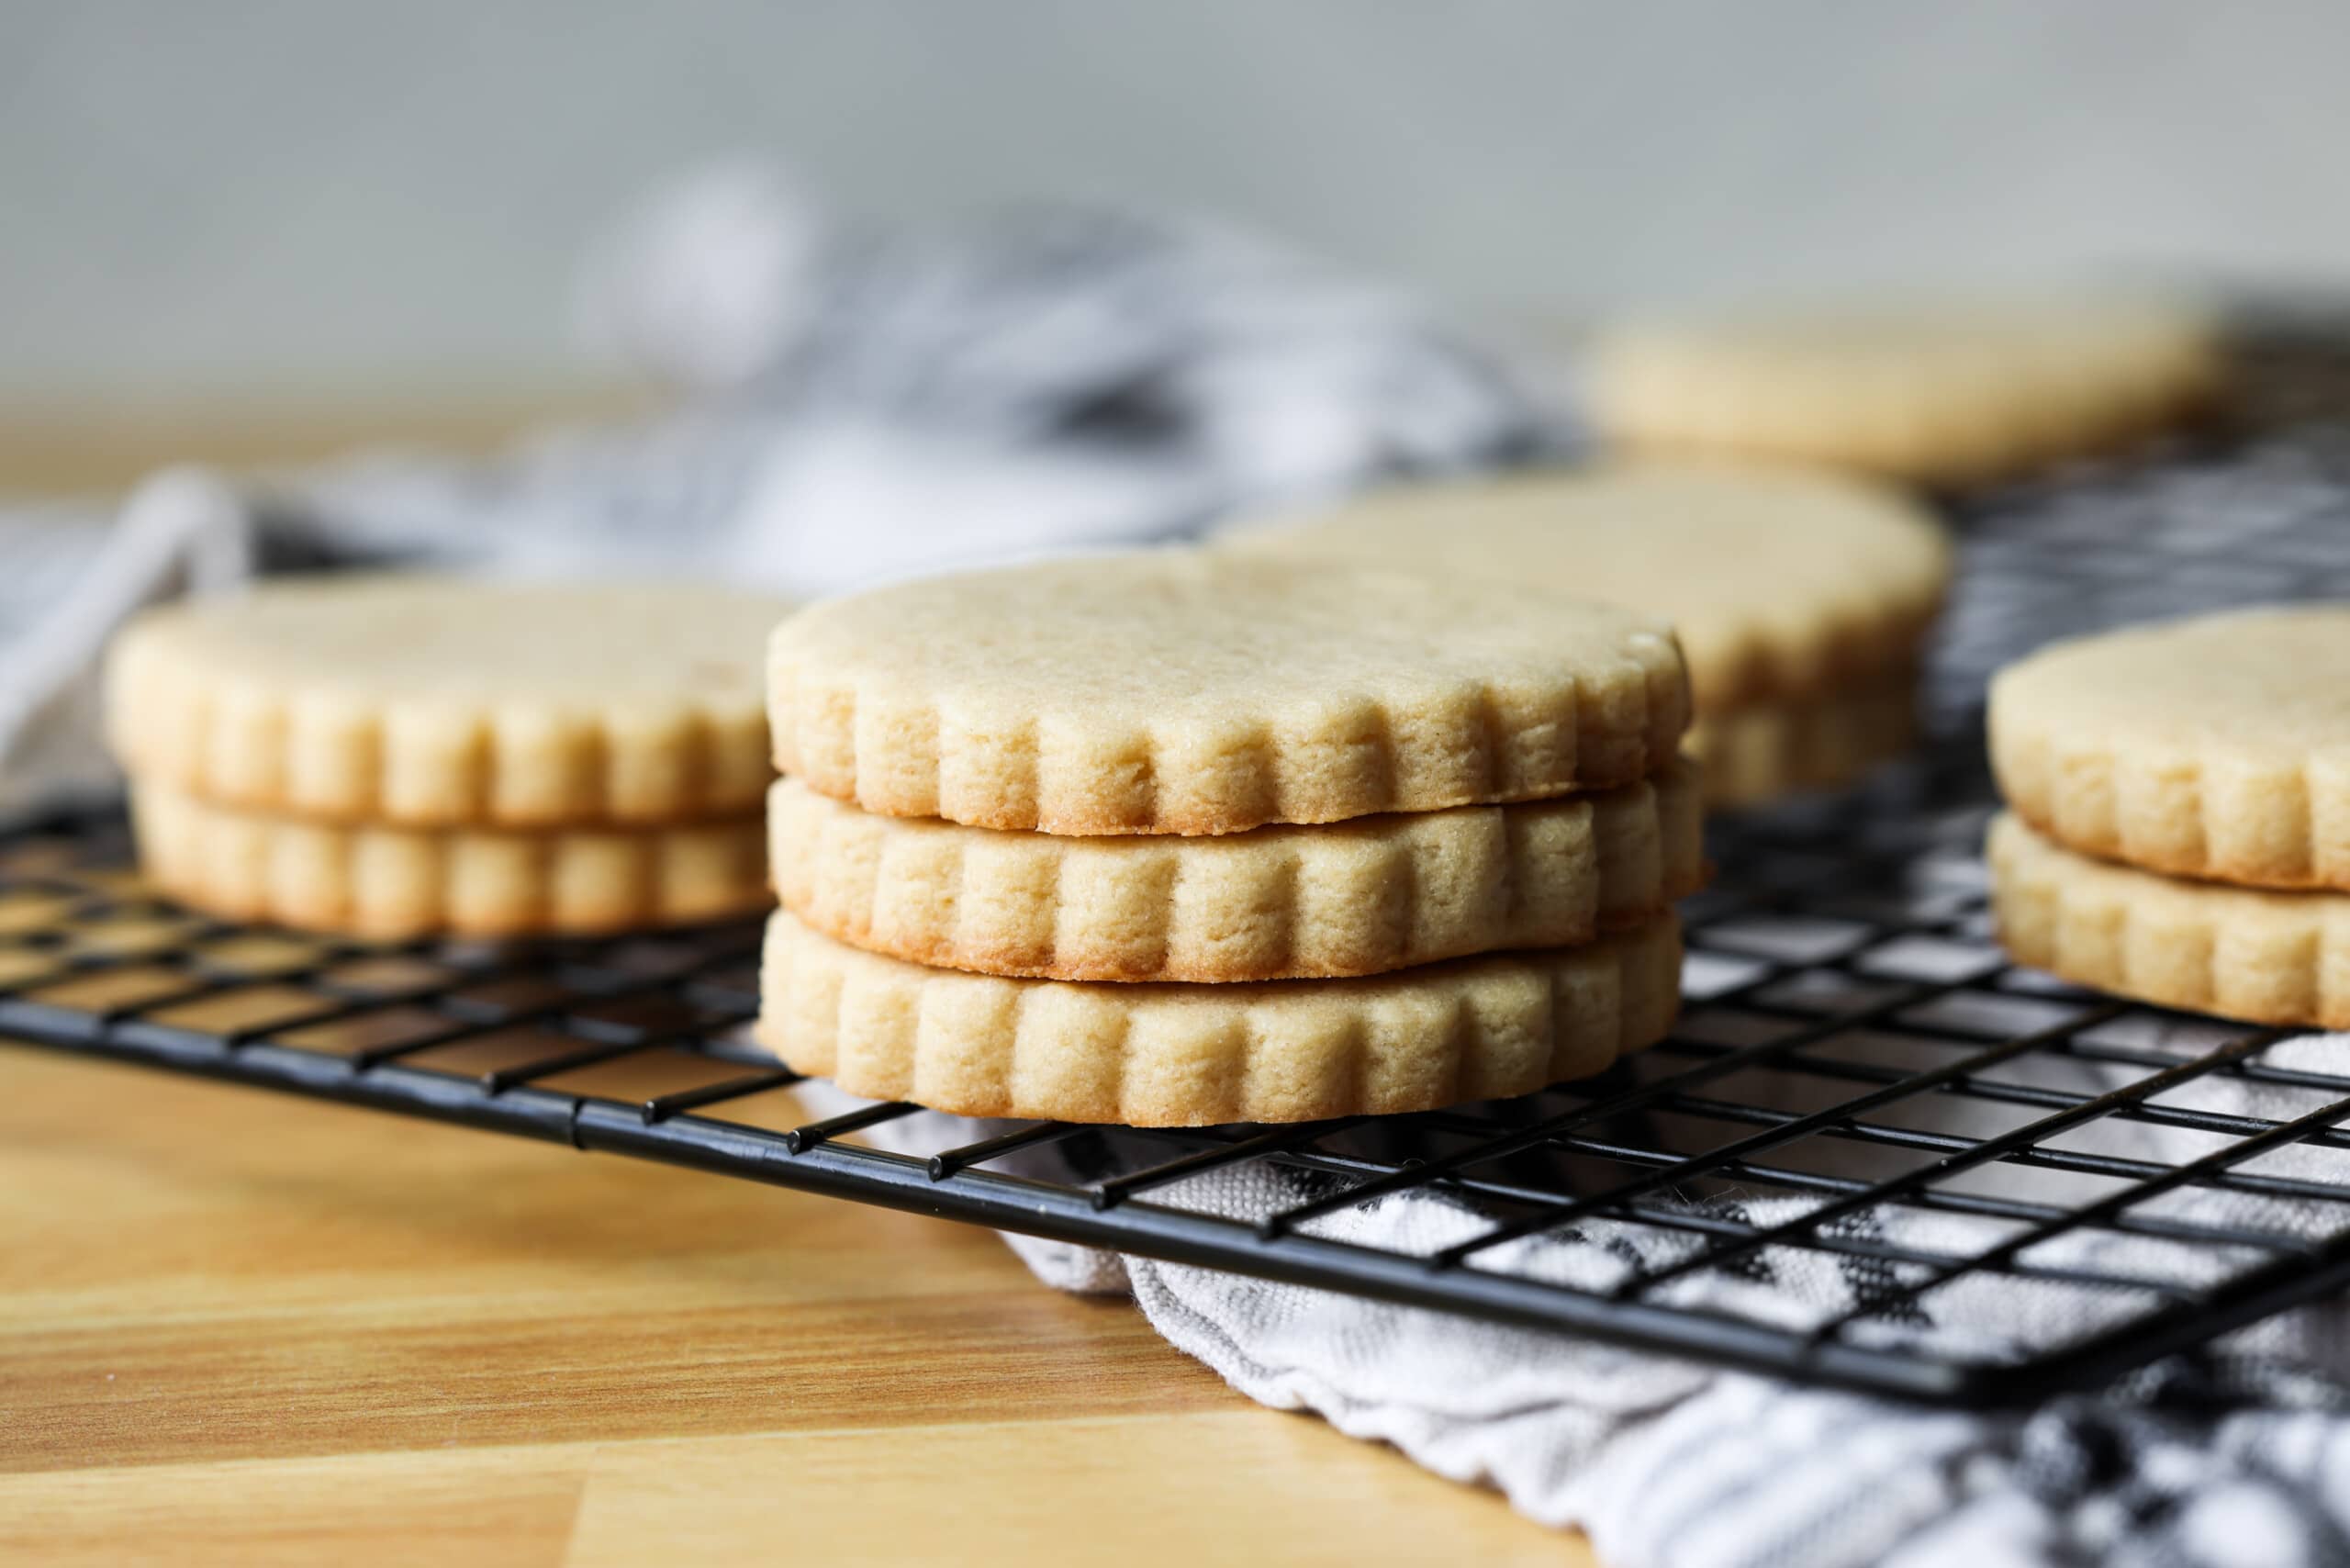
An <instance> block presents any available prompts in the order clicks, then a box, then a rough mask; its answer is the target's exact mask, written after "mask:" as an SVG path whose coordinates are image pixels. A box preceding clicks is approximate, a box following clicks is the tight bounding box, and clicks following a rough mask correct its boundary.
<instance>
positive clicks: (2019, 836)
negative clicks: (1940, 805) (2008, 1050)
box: [1988, 813, 2350, 1029]
mask: <svg viewBox="0 0 2350 1568" xmlns="http://www.w3.org/2000/svg"><path fill="white" fill-rule="evenodd" d="M1988 853H1989V857H1990V861H1991V887H1992V908H1993V912H1994V913H1995V915H1996V916H1997V921H1998V926H1999V940H2000V942H2001V943H2002V944H2004V945H2005V946H2006V947H2007V949H2008V951H2009V953H2011V954H2013V955H2014V956H2015V958H2017V960H2018V961H2019V962H2021V963H2026V964H2030V965H2031V966H2032V967H2033V968H2034V969H2046V970H2048V971H2049V972H2050V973H2052V974H2056V975H2061V976H2063V977H2064V978H2065V979H2066V980H2074V981H2076V982H2078V983H2079V984H2082V985H2087V986H2095V987H2097V988H2098V990H2100V991H2114V992H2117V993H2119V994H2121V995H2123V996H2133V997H2138V998H2141V999H2143V1000H2144V1001H2147V1002H2160V1003H2162V1004H2163V1005H2164V1006H2165V1007H2182V1008H2187V1009H2188V1010H2190V1011H2193V1012H2197V1013H2216V1014H2221V1016H2223V1017H2228V1018H2244V1019H2249V1020H2251V1021H2252V1022H2255V1023H2259V1024H2315V1025H2322V1026H2323V1027H2325V1028H2328V1029H2344V1028H2350V894H2344V893H2336V892H2276V891H2270V890H2262V889H2255V888H2236V887H2230V886H2228V885H2226V884H2225V883H2221V882H2196V881H2190V880H2188V879H2185V878H2183V877H2165V876H2162V875H2160V874H2159V873H2157V872H2154V871H2141V870H2139V869H2137V868H2134V867H2130V866H2117V865H2113V864H2110V863H2109V862H2107V861H2103V860H2094V859H2091V858H2090V857H2087V856H2086V855H2076V854H2075V853H2074V852H2073V851H2071V850H2069V849H2065V848H2062V847H2060V846H2056V845H2053V844H2051V843H2050V842H2048V840H2046V839H2044V838H2042V837H2041V836H2040V834H2036V833H2034V832H2032V831H2031V828H2029V827H2027V826H2025V825H2024V823H2022V821H2021V820H2020V819H2019V818H2017V817H2015V816H2014V815H2012V814H2006V813H2003V814H2002V815H2001V816H2000V817H1999V819H1998V820H1997V822H1995V823H1992V824H1991V835H1990V840H1989V846H1988Z"/></svg>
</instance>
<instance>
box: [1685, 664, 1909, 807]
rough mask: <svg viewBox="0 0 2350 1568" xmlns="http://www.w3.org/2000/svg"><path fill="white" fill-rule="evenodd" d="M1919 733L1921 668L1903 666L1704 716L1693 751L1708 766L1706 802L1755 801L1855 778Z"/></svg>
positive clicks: (1693, 731)
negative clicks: (1871, 679)
mask: <svg viewBox="0 0 2350 1568" xmlns="http://www.w3.org/2000/svg"><path fill="white" fill-rule="evenodd" d="M1917 738H1918V675H1917V671H1916V670H1915V668H1913V667H1911V666H1907V665H1897V666H1895V667H1894V673H1893V675H1892V677H1891V678H1889V679H1887V680H1886V681H1884V682H1883V683H1881V684H1874V685H1856V686H1854V687H1853V688H1852V689H1849V690H1844V691H1832V692H1824V693H1822V694H1820V695H1818V696H1816V697H1797V698H1789V699H1787V700H1785V701H1779V702H1756V703H1751V704H1749V705H1747V706H1746V707H1743V708H1734V709H1732V710H1730V711H1729V712H1727V713H1716V714H1713V715H1711V716H1710V717H1705V718H1700V719H1699V720H1698V721H1697V722H1696V723H1695V724H1694V725H1693V726H1691V728H1690V731H1689V741H1688V751H1689V755H1690V756H1694V757H1696V758H1697V759H1698V760H1699V761H1700V762H1701V763H1702V764H1703V765H1704V776H1705V800H1706V804H1707V805H1708V806H1722V807H1730V806H1749V805H1755V804H1759V803H1761V802H1762V801H1774V800H1777V799H1778V798H1779V797H1781V796H1783V795H1789V794H1794V793H1796V792H1797V791H1799V790H1832V789H1837V788H1840V787H1841V786H1843V785H1846V784H1850V783H1852V782H1853V781H1855V780H1856V779H1859V778H1862V777H1863V776H1864V775H1866V774H1867V773H1868V772H1869V771H1870V770H1871V769H1873V768H1874V767H1877V766H1878V765H1879V764H1881V763H1886V762H1890V761H1892V760H1893V759H1894V758H1895V757H1897V756H1901V755H1902V754H1903V753H1905V752H1907V751H1908V750H1909V749H1910V747H1911V746H1912V745H1915V744H1916V742H1917Z"/></svg>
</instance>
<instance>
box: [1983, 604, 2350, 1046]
mask: <svg viewBox="0 0 2350 1568" xmlns="http://www.w3.org/2000/svg"><path fill="white" fill-rule="evenodd" d="M2345 676H2350V609H2345V608H2344V607H2343V606H2339V605H2311V606H2304V607H2297V608H2291V609H2268V610H2237V611H2233V612H2231V613H2227V614H2221V615H2210V616H2202V617H2199V618H2196V619H2193V620H2188V621H2180V622H2168V623H2165V624H2158V625H2153V626H2141V627H2132V628H2131V629H2129V630H2127V631H2122V632H2115V633H2106V634H2104V635H2101V636H2095V637H2086V638H2081V639H2077V640H2076V641H2073V642H2068V643H2062V644H2057V645H2055V646H2053V647H2052V648H2048V649H2045V650H2042V652H2040V653H2038V654H2035V655H2032V656H2031V657H2030V658H2028V659H2025V660H2023V661H2021V662H2020V663H2019V664H2016V665H2014V666H2010V667H2009V668H2008V669H2005V670H2002V671H2001V672H2000V673H1999V676H1998V678H1997V679H1996V680H1995V681H1993V682H1992V686H1991V709H1990V730H1991V736H1990V738H1991V762H1992V767H1993V768H1994V770H1995V771H1996V772H1997V775H1998V780H1999V788H2000V790H2001V791H2002V792H2003V793H2004V794H2005V795H2006V796H2007V799H2008V803H2009V808H2010V814H2009V815H2005V816H2003V817H2001V818H2000V819H1999V821H1998V822H1997V823H1994V824H1993V826H1992V830H1991V838H1990V859H1991V867H1992V888H1993V900H1994V905H1995V909H1996V912H1997V916H1998V925H1999V935H2000V938H2001V940H2002V941H2003V942H2005V943H2006V945H2007V946H2008V947H2009V950H2010V951H2012V952H2013V953H2014V954H2015V956H2016V957H2017V958H2020V959H2021V960H2022V961H2023V962H2025V963H2028V964H2033V965H2037V966H2039V967H2041V968H2044V969H2053V970H2054V971H2055V972H2056V973H2058V974H2061V975H2064V976H2065V977H2066V978H2067V979H2070V980H2078V981H2080V982H2082V983H2084V984H2087V985H2095V986H2099V987H2103V988H2105V989H2107V990H2110V991H2119V992H2121V993H2123V994H2125V995H2129V996H2136V997H2143V998H2144V999H2146V1000H2148V1001H2153V1002H2165V1003H2167V1004H2169V1005H2171V1006H2176V1007H2190V1008H2195V1009H2198V1010H2199V1011H2204V1012H2211V1013H2220V1014H2227V1015H2229V1016H2231V1017H2237V1018H2249V1019H2254V1020H2257V1021H2259V1022H2262V1023H2276V1024H2321V1025H2324V1026H2326V1027H2328V1028H2334V1029H2339V1028H2344V1027H2350V680H2345Z"/></svg>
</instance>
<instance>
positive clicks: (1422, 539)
mask: <svg viewBox="0 0 2350 1568" xmlns="http://www.w3.org/2000/svg"><path fill="white" fill-rule="evenodd" d="M1221 547H1222V548H1225V549H1229V550H1235V551H1245V552H1248V553H1250V554H1268V555H1283V556H1292V557H1297V558H1301V559H1303V558H1315V557H1319V558H1323V559H1330V560H1352V561H1357V562H1360V563H1364V564H1366V565H1373V566H1389V567H1393V568H1396V569H1400V570H1407V571H1410V572H1412V573H1413V574H1415V575H1416V576H1422V577H1426V576H1430V575H1448V576H1451V577H1466V578H1470V579H1473V580H1478V581H1483V582H1513V583H1517V584H1521V585H1523V586H1525V587H1527V588H1542V589H1545V590H1548V591H1550V592H1551V593H1554V594H1556V595H1558V596H1559V597H1560V598H1561V599H1601V600H1605V601H1606V602H1608V603H1611V604H1624V605H1629V606H1632V607H1634V608H1636V609H1639V610H1648V611H1650V612H1651V613H1653V614H1656V615H1660V616H1662V617H1664V618H1665V619H1666V620H1667V621H1670V622H1672V623H1673V631H1674V633H1676V634H1677V635H1678V636H1679V638H1680V640H1681V645H1682V647H1683V649H1684V651H1685V652H1686V654H1687V655H1688V659H1689V678H1690V683H1691V685H1692V687H1693V688H1694V689H1695V702H1696V724H1695V730H1694V731H1693V732H1692V734H1691V737H1690V749H1691V750H1692V751H1693V752H1694V753H1695V756H1697V757H1698V758H1699V759H1700V760H1701V761H1702V762H1703V763H1704V764H1705V770H1706V796H1707V801H1708V802H1709V803H1711V804H1714V805H1744V804H1749V803H1752V802H1756V801H1766V800H1769V799H1772V798H1774V797H1775V796H1778V795H1781V794H1785V793H1786V792H1788V791H1791V790H1805V789H1822V788H1827V787H1830V786H1834V785H1840V784H1846V783H1850V782H1851V781H1852V780H1853V779H1855V778H1859V777H1860V776H1861V775H1862V774H1863V773H1864V772H1866V771H1867V770H1868V768H1870V767H1873V766H1874V765H1875V764H1877V763H1879V762H1882V761H1884V760H1886V758H1888V757H1890V756H1896V755H1897V754H1898V753H1900V752H1902V751H1904V750H1906V749H1907V748H1908V745H1909V744H1910V742H1911V740H1912V739H1913V737H1914V736H1915V734H1916V694H1917V688H1918V676H1919V660H1920V656H1921V652H1922V647H1923V644H1924V642H1925V638H1926V634H1927V633H1928V631H1929V630H1930V628H1931V627H1932V625H1933V622H1934V617H1935V614H1936V612H1937V611H1938V610H1940V609H1941V607H1942V595H1943V592H1944V590H1945V589H1946V588H1948V586H1949V583H1950V577H1951V551H1950V546H1949V544H1948V543H1947V542H1946V541H1945V540H1944V539H1943V537H1942V530H1941V529H1940V528H1939V527H1937V526H1936V525H1935V523H1934V521H1933V520H1932V519H1931V518H1930V517H1929V516H1928V515H1927V514H1926V512H1925V511H1924V510H1923V509H1922V508H1920V507H1919V506H1918V505H1917V504H1916V503H1914V502H1913V501H1911V500H1910V499H1908V498H1907V497H1906V496H1904V495H1902V494H1900V493H1899V492H1897V491H1895V490H1892V489H1889V488H1887V487H1884V486H1881V485H1878V484H1875V483H1873V482H1870V481H1867V480H1863V479H1861V478H1858V477H1848V476H1842V475H1837V474H1830V473H1820V472H1807V471H1805V470H1802V469H1794V468H1771V467H1685V466H1675V465H1663V464H1658V465H1615V466H1609V467H1602V468H1597V469H1591V470H1582V471H1577V472H1573V473H1557V474H1532V475H1523V476H1513V477H1508V478H1502V479H1477V480H1466V481H1460V482H1454V483H1449V484H1431V485H1421V486H1414V487H1402V488H1397V489H1392V490H1386V491H1381V492H1378V493H1375V494H1372V495H1370V496H1366V497H1363V498H1360V499H1358V500H1354V501H1350V502H1347V503H1344V504H1341V505H1340V506H1338V507H1337V508H1336V509H1335V510H1330V511H1327V512H1325V513H1321V514H1318V515H1315V516H1311V517H1298V518H1288V519H1280V520H1274V521H1270V523H1267V524H1263V525H1259V526H1256V527H1251V528H1249V529H1247V530H1246V531H1243V532H1235V533H1234V534H1232V535H1230V536H1229V537H1228V538H1227V539H1226V540H1225V541H1224V542H1223V543H1222V545H1221Z"/></svg>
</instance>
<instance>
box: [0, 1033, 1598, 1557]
mask: <svg viewBox="0 0 2350 1568" xmlns="http://www.w3.org/2000/svg"><path fill="white" fill-rule="evenodd" d="M1103 1551H1109V1552H1112V1553H1113V1554H1114V1556H1115V1557H1116V1558H1117V1559H1118V1560H1119V1561H1121V1562H1134V1563H1156V1562H1167V1563H1186V1564H1195V1563H1201V1562H1222V1561H1234V1560H1249V1561H1264V1562H1329V1563H1348V1564H1358V1563H1369V1562H1396V1561H1406V1560H1409V1561H1419V1562H1550V1563H1556V1562H1561V1561H1564V1562H1571V1563H1572V1562H1583V1563H1588V1562H1591V1558H1590V1556H1589V1554H1588V1551H1586V1550H1585V1549H1584V1548H1583V1544H1582V1542H1581V1541H1580V1540H1577V1539H1575V1538H1572V1537H1562V1536H1561V1535H1558V1534H1555V1533H1553V1532H1550V1531H1547V1530H1543V1529H1538V1528H1537V1527H1535V1526H1533V1525H1531V1524H1529V1523H1527V1522H1526V1521H1525V1520H1523V1519H1520V1518H1517V1517H1516V1516H1515V1515H1514V1514H1512V1513H1511V1512H1510V1511H1509V1510H1508V1508H1507V1506H1505V1504H1504V1503H1503V1502H1502V1501H1501V1499H1500V1498H1499V1497H1497V1496H1495V1495H1492V1494H1490V1493H1486V1492H1482V1491H1479V1490H1476V1489H1473V1488H1470V1487H1466V1486H1458V1485H1454V1484H1450V1483H1447V1482H1444V1481H1440V1480H1438V1479H1437V1478H1435V1477H1434V1476H1431V1475H1428V1474H1427V1473H1424V1472H1422V1471H1420V1470H1418V1469H1416V1468H1415V1467H1414V1466H1412V1465H1411V1464H1410V1463H1408V1462H1405V1461H1404V1460H1403V1459H1402V1458H1401V1457H1399V1456H1397V1455H1396V1454H1394V1453H1393V1452H1390V1451H1388V1450H1385V1449H1382V1448H1380V1447H1378V1446H1376V1445H1372V1444H1368V1443H1360V1442H1356V1441H1353V1440H1351V1439H1347V1438H1344V1437H1342V1436H1340V1435H1338V1434H1337V1432H1335V1431H1332V1430H1331V1429H1330V1428H1327V1427H1326V1426H1324V1425H1323V1424H1321V1423H1320V1422H1318V1421H1316V1420H1314V1419H1312V1418H1310V1417H1302V1416H1295V1415H1282V1414H1278V1413H1275V1412H1272V1411H1268V1410H1263V1409H1260V1408H1259V1407H1257V1406H1253V1405H1251V1404H1249V1403H1248V1402H1247V1401H1246V1400H1244V1399H1242V1398H1241V1397H1240V1396H1239V1395H1238V1394H1234V1393H1233V1392H1232V1391H1231V1390H1230V1389H1229V1388H1227V1387H1226V1386H1225V1384H1224V1383H1223V1382H1222V1381H1221V1380H1219V1379H1218V1378H1216V1377H1215V1376H1214V1374H1213V1373H1211V1372H1208V1371H1207V1370H1205V1369H1204V1368H1203V1367H1201V1366H1200V1365H1198V1364H1197V1363H1196V1362H1194V1361H1191V1360H1189V1359H1188V1358H1186V1357H1184V1356H1182V1355H1181V1354H1179V1353H1178V1352H1176V1351H1175V1350H1171V1349H1170V1348H1169V1347H1168V1346H1167V1345H1166V1344H1165V1343H1164V1342H1163V1341H1161V1340H1160V1339H1159V1338H1158V1336H1157V1335H1156V1334H1154V1333H1153V1332H1152V1331H1151V1329H1150V1327H1148V1325H1147V1324H1146V1323H1145V1322H1144V1321H1143V1319H1142V1317H1141V1316H1140V1315H1139V1314H1138V1313H1136V1311H1135V1310H1134V1308H1133V1307H1132V1305H1129V1304H1127V1303H1125V1302H1113V1301H1085V1300H1075V1299H1071V1298H1069V1297H1066V1296H1062V1295H1058V1294H1055V1293H1053V1292H1050V1291H1047V1290H1045V1289H1044V1288H1042V1287H1041V1286H1039V1285H1037V1284H1036V1283H1035V1282H1034V1281H1033V1280H1031V1279H1030V1278H1029V1276H1028V1274H1027V1272H1026V1271H1025V1270H1024V1269H1023V1268H1022V1267H1021V1266H1020V1265H1019V1263H1018V1262H1017V1261H1016V1260H1014V1259H1013V1257H1012V1256H1011V1254H1010V1253H1009V1252H1008V1251H1007V1250H1006V1249H1004V1248H1003V1246H1002V1243H1001V1242H999V1241H998V1240H997V1239H996V1238H994V1237H993V1236H991V1235H989V1234H987V1233H985V1232H982V1231H979V1230H975V1229H971V1228H968V1227H965V1226H956V1225H951V1224H948V1223H946V1222H944V1221H936V1220H927V1219H921V1218H916V1217H914V1216H911V1215H896V1214H890V1213H887V1212H884V1211H880V1210H876V1209H871V1208H867V1207H864V1206H861V1205H856V1204H846V1203H841V1202H836V1201H834V1200H829V1199H822V1198H816V1197H810V1196H804V1195H801V1194H799V1193H785V1192H780V1191H776V1190H772V1189H767V1188H762V1187H756V1186H753V1185H749V1184H746V1183H741V1182H729V1181H725V1180H722V1179H719V1178H714V1177H709V1176H702V1175H697V1174H694V1173H690V1172H686V1171H678V1170H666V1169H662V1168H658V1167H653V1166H646V1165H641V1164H638V1163H635V1162H633V1161H628V1160H622V1159H609V1158H603V1157H592V1156H583V1155H580V1154H577V1153H575V1152H573V1151H571V1150H569V1149H565V1148H556V1147H554V1146H544V1145H537V1144H532V1143H526V1142H523V1141H521V1140H518V1139H511V1138H505V1137H494V1136H490V1135H486V1134H481V1133H476V1132H470V1131H465V1130H463V1129H458V1128H452V1127H441V1126H431V1125H426V1124H420V1123H415V1122H410V1121H406V1120H402V1119H398V1118H395V1117H391V1116H386V1115H381V1114H374V1113H369V1112H364V1111H360V1110H355V1109H350V1108H346V1107H341V1106H329V1105H320V1104H313V1103H307V1102H301V1101H296V1100H290V1099H285V1098H280V1097H277V1096H273V1095H267V1094H263V1093H261V1092H255V1091H252V1090H246V1089H239V1088H231V1087H227V1086H222V1085H217V1084H209V1083H203V1082H199V1081H192V1080H185V1079H178V1078H173V1077H169V1076H166V1075H162V1074H158V1073H150V1072H145V1071H141V1070H134V1069H129V1068H119V1067H113V1066H108V1065H106V1064H103V1063H97V1062H84V1061H74V1060H71V1059H68V1058H61V1057H57V1056H54V1055H50V1054H49V1053H46V1052H41V1051H37V1050H33V1049H28V1048H22V1047H15V1046H8V1045H5V1044H0V1562H9V1563H12V1564H15V1563H76V1564H79V1563H90V1564H98V1563H105V1564H123V1563H136V1562H173V1563H188V1562H195V1563H210V1562H218V1563H237V1564H253V1563H274V1562H320V1561H325V1562H337V1563H341V1564H346V1565H351V1564H364V1563H374V1562H386V1563H391V1562H397V1563H403V1564H408V1563H416V1562H427V1563H431V1564H432V1565H433V1568H462V1565H464V1564H471V1563H498V1564H509V1563H514V1564H553V1563H577V1564H607V1563H610V1564H621V1563H642V1562H711V1561H718V1560H721V1559H723V1560H725V1561H728V1562H738V1563H739V1562H763V1561H767V1560H768V1559H770V1558H781V1557H784V1556H786V1555H789V1556H792V1557H795V1558H800V1559H802V1560H806V1561H818V1562H822V1561H842V1562H876V1561H878V1562H957V1561H963V1562H972V1561H991V1562H1016V1561H1021V1560H1024V1559H1025V1560H1028V1561H1034V1562H1061V1561H1079V1560H1086V1561H1091V1560H1093V1559H1094V1558H1096V1557H1097V1556H1098V1555H1099V1554H1100V1553H1102V1552H1103Z"/></svg>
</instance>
